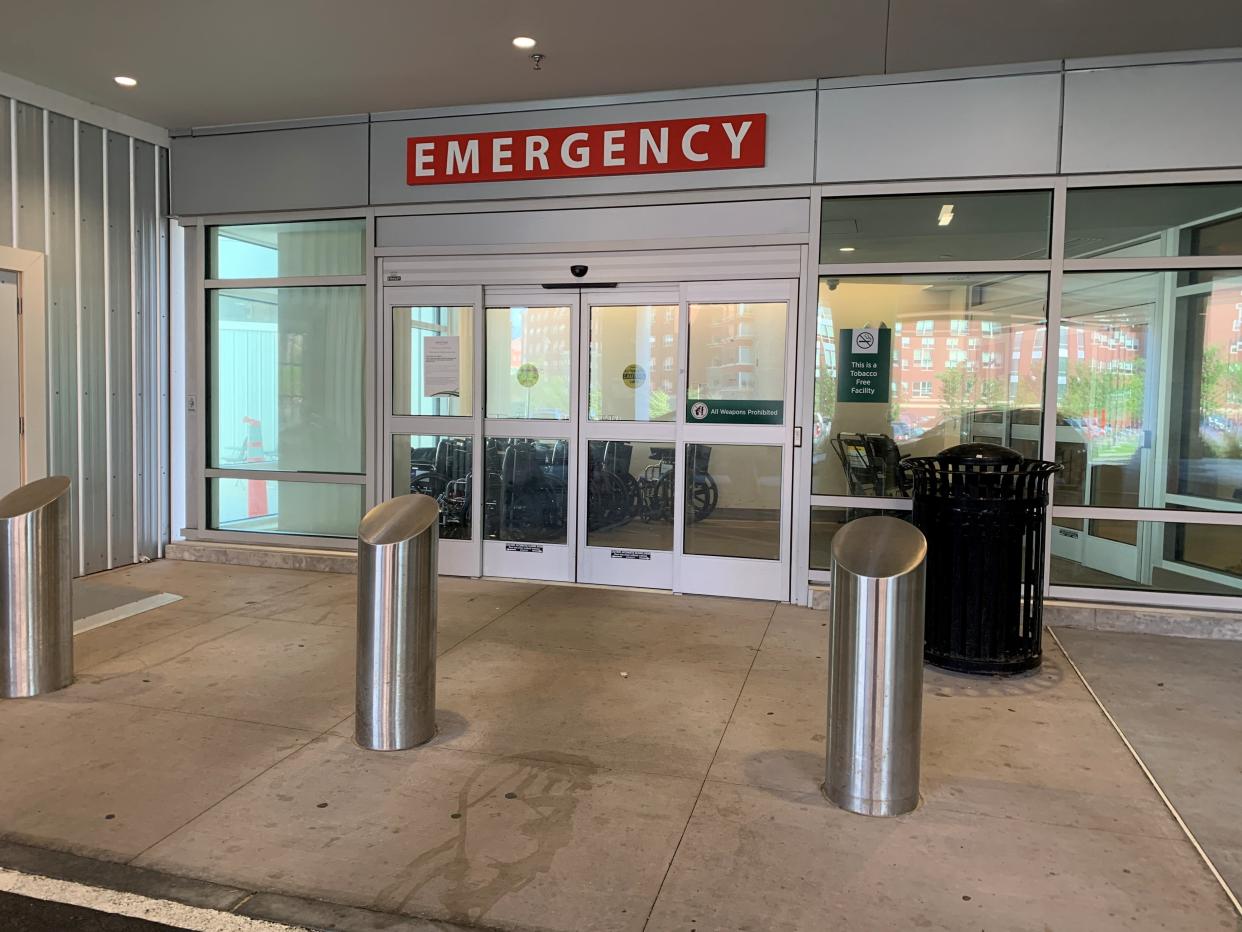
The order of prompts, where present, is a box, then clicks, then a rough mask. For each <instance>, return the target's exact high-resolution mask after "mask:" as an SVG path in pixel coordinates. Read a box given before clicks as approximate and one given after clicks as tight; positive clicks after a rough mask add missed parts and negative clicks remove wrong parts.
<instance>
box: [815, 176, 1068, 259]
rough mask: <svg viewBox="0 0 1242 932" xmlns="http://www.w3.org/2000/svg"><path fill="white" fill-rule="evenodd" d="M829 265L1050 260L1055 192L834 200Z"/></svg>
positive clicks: (827, 231) (826, 214)
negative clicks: (1053, 194) (1053, 197)
mask: <svg viewBox="0 0 1242 932" xmlns="http://www.w3.org/2000/svg"><path fill="white" fill-rule="evenodd" d="M822 203H823V206H822V214H821V220H820V257H819V261H820V262H821V263H824V264H826V265H827V264H846V263H851V264H852V263H856V262H948V261H975V262H980V261H986V260H1005V259H1047V258H1048V255H1049V248H1050V247H1049V242H1050V238H1051V231H1052V192H1051V191H971V192H958V193H949V194H913V195H892V196H882V197H828V198H824V199H823V202H822Z"/></svg>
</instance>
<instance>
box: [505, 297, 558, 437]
mask: <svg viewBox="0 0 1242 932" xmlns="http://www.w3.org/2000/svg"><path fill="white" fill-rule="evenodd" d="M572 323H573V314H572V311H571V309H570V308H569V307H567V306H559V307H489V308H488V309H487V417H496V418H521V419H536V420H554V421H565V420H568V419H569V416H570V412H571V411H572V407H571V404H570V384H571V382H570V376H571V372H572V362H571V360H572V354H571V352H570V344H571V342H572V336H571V334H572V330H573V327H572Z"/></svg>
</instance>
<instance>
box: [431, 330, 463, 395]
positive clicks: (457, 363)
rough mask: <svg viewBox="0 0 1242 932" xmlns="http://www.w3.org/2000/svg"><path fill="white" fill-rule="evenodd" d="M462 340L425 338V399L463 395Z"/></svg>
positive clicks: (458, 338) (456, 338)
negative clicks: (461, 377)
mask: <svg viewBox="0 0 1242 932" xmlns="http://www.w3.org/2000/svg"><path fill="white" fill-rule="evenodd" d="M460 371H461V338H460V337H423V397H424V398H444V397H446V396H450V397H453V398H456V397H458V396H459V395H460V394H461V381H460V377H459V373H460Z"/></svg>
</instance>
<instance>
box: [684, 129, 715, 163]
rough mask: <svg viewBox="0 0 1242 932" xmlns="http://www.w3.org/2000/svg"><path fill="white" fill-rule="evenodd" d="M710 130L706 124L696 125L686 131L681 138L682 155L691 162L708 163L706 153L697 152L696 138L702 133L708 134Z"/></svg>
mask: <svg viewBox="0 0 1242 932" xmlns="http://www.w3.org/2000/svg"><path fill="white" fill-rule="evenodd" d="M709 129H711V127H710V126H708V125H707V124H706V123H696V124H695V125H694V126H691V127H690V128H689V129H688V130H686V132H685V134H684V135H683V136H682V137H681V154H682V155H684V156H685V157H686V158H688V159H689V160H690V161H691V162H706V161H707V153H706V152H696V151H695V149H694V137H695V136H698V135H699V134H700V133H706V132H707V131H708V130H709Z"/></svg>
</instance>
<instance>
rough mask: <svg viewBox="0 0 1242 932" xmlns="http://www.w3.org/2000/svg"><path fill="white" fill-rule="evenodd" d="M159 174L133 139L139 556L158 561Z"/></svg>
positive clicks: (151, 156) (150, 155)
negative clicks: (155, 491) (155, 490)
mask: <svg viewBox="0 0 1242 932" xmlns="http://www.w3.org/2000/svg"><path fill="white" fill-rule="evenodd" d="M158 182H159V173H158V168H157V162H156V153H155V146H153V145H151V144H150V143H147V142H142V141H140V140H134V253H135V255H134V260H135V261H134V269H135V273H136V274H135V277H134V283H135V284H134V287H135V294H136V296H137V301H136V302H135V314H134V337H135V346H136V352H135V359H134V372H135V377H136V378H137V391H136V392H135V394H134V404H135V406H136V411H137V415H138V417H137V425H138V426H137V433H136V443H135V466H136V467H137V469H136V470H135V477H136V484H135V490H136V499H135V500H136V502H137V505H138V507H137V508H136V509H135V518H136V521H137V532H136V535H137V541H138V554H139V556H140V557H142V556H145V557H149V558H150V559H155V558H156V557H157V556H159V545H160V528H159V507H158V498H159V495H158V492H157V493H156V494H155V495H152V494H150V493H151V490H152V489H157V490H158V488H159V446H160V424H159V370H160V366H161V362H160V358H159V357H160V356H161V355H162V354H161V352H160V344H159V314H160V299H159V277H160V270H159V259H158V255H157V254H158V252H159V241H160V239H159V230H158V229H157V226H158V225H159V204H158V198H157V185H158Z"/></svg>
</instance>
